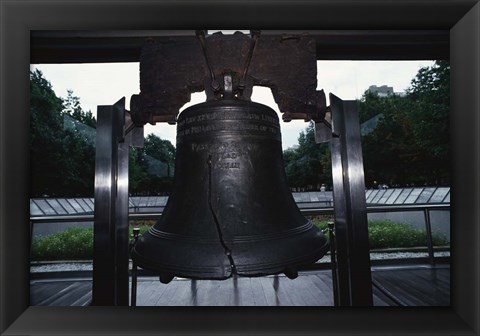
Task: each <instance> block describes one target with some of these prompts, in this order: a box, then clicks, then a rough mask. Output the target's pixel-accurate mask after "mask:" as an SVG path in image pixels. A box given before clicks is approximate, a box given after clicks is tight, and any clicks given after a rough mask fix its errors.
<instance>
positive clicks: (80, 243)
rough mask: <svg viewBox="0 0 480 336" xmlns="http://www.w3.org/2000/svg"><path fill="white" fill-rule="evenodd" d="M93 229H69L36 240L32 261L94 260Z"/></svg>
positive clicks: (33, 246) (33, 243) (33, 245)
mask: <svg viewBox="0 0 480 336" xmlns="http://www.w3.org/2000/svg"><path fill="white" fill-rule="evenodd" d="M92 251H93V229H85V228H69V229H67V230H65V231H63V232H60V233H55V234H52V235H49V236H46V237H42V238H39V239H35V240H34V241H33V242H32V253H31V257H32V260H66V259H92V255H93V253H92Z"/></svg>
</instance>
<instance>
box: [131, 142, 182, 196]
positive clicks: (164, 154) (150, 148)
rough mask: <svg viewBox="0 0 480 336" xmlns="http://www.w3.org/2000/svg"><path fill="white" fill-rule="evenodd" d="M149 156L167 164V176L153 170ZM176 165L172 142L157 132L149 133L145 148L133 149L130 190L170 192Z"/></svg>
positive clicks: (140, 192)
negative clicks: (159, 174)
mask: <svg viewBox="0 0 480 336" xmlns="http://www.w3.org/2000/svg"><path fill="white" fill-rule="evenodd" d="M147 156H149V157H151V158H153V159H156V160H159V161H160V162H162V163H164V164H167V165H168V168H167V176H158V175H157V174H155V173H154V172H151V171H150V169H149V165H148V160H147ZM174 166H175V147H174V146H173V145H172V143H171V142H170V141H168V140H164V139H161V138H160V137H158V136H156V135H155V134H149V135H148V136H146V137H145V140H144V147H143V148H135V149H133V150H131V155H130V192H131V193H132V194H137V195H160V194H165V193H168V192H170V191H171V189H172V186H173V176H172V175H173V168H174Z"/></svg>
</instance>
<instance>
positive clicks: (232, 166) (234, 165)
mask: <svg viewBox="0 0 480 336" xmlns="http://www.w3.org/2000/svg"><path fill="white" fill-rule="evenodd" d="M215 167H216V168H218V169H239V168H240V162H218V163H217V164H216V165H215Z"/></svg>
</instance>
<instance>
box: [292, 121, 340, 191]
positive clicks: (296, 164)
mask: <svg viewBox="0 0 480 336" xmlns="http://www.w3.org/2000/svg"><path fill="white" fill-rule="evenodd" d="M283 160H284V163H285V172H286V174H287V179H288V182H289V185H290V186H291V187H301V188H306V189H316V188H317V187H318V185H320V184H322V183H325V184H327V183H329V181H331V172H330V160H329V151H328V144H317V143H316V142H315V129H314V124H313V123H310V124H309V125H308V127H307V128H306V129H305V131H301V132H300V134H299V136H298V147H297V148H295V149H287V150H285V151H284V152H283Z"/></svg>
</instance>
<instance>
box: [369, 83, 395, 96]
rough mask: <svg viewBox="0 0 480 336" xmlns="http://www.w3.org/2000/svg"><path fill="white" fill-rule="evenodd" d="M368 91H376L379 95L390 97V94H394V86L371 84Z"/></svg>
mask: <svg viewBox="0 0 480 336" xmlns="http://www.w3.org/2000/svg"><path fill="white" fill-rule="evenodd" d="M368 92H371V93H376V94H378V96H379V97H388V96H390V95H393V87H392V86H387V85H382V86H376V85H370V86H369V87H368Z"/></svg>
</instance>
